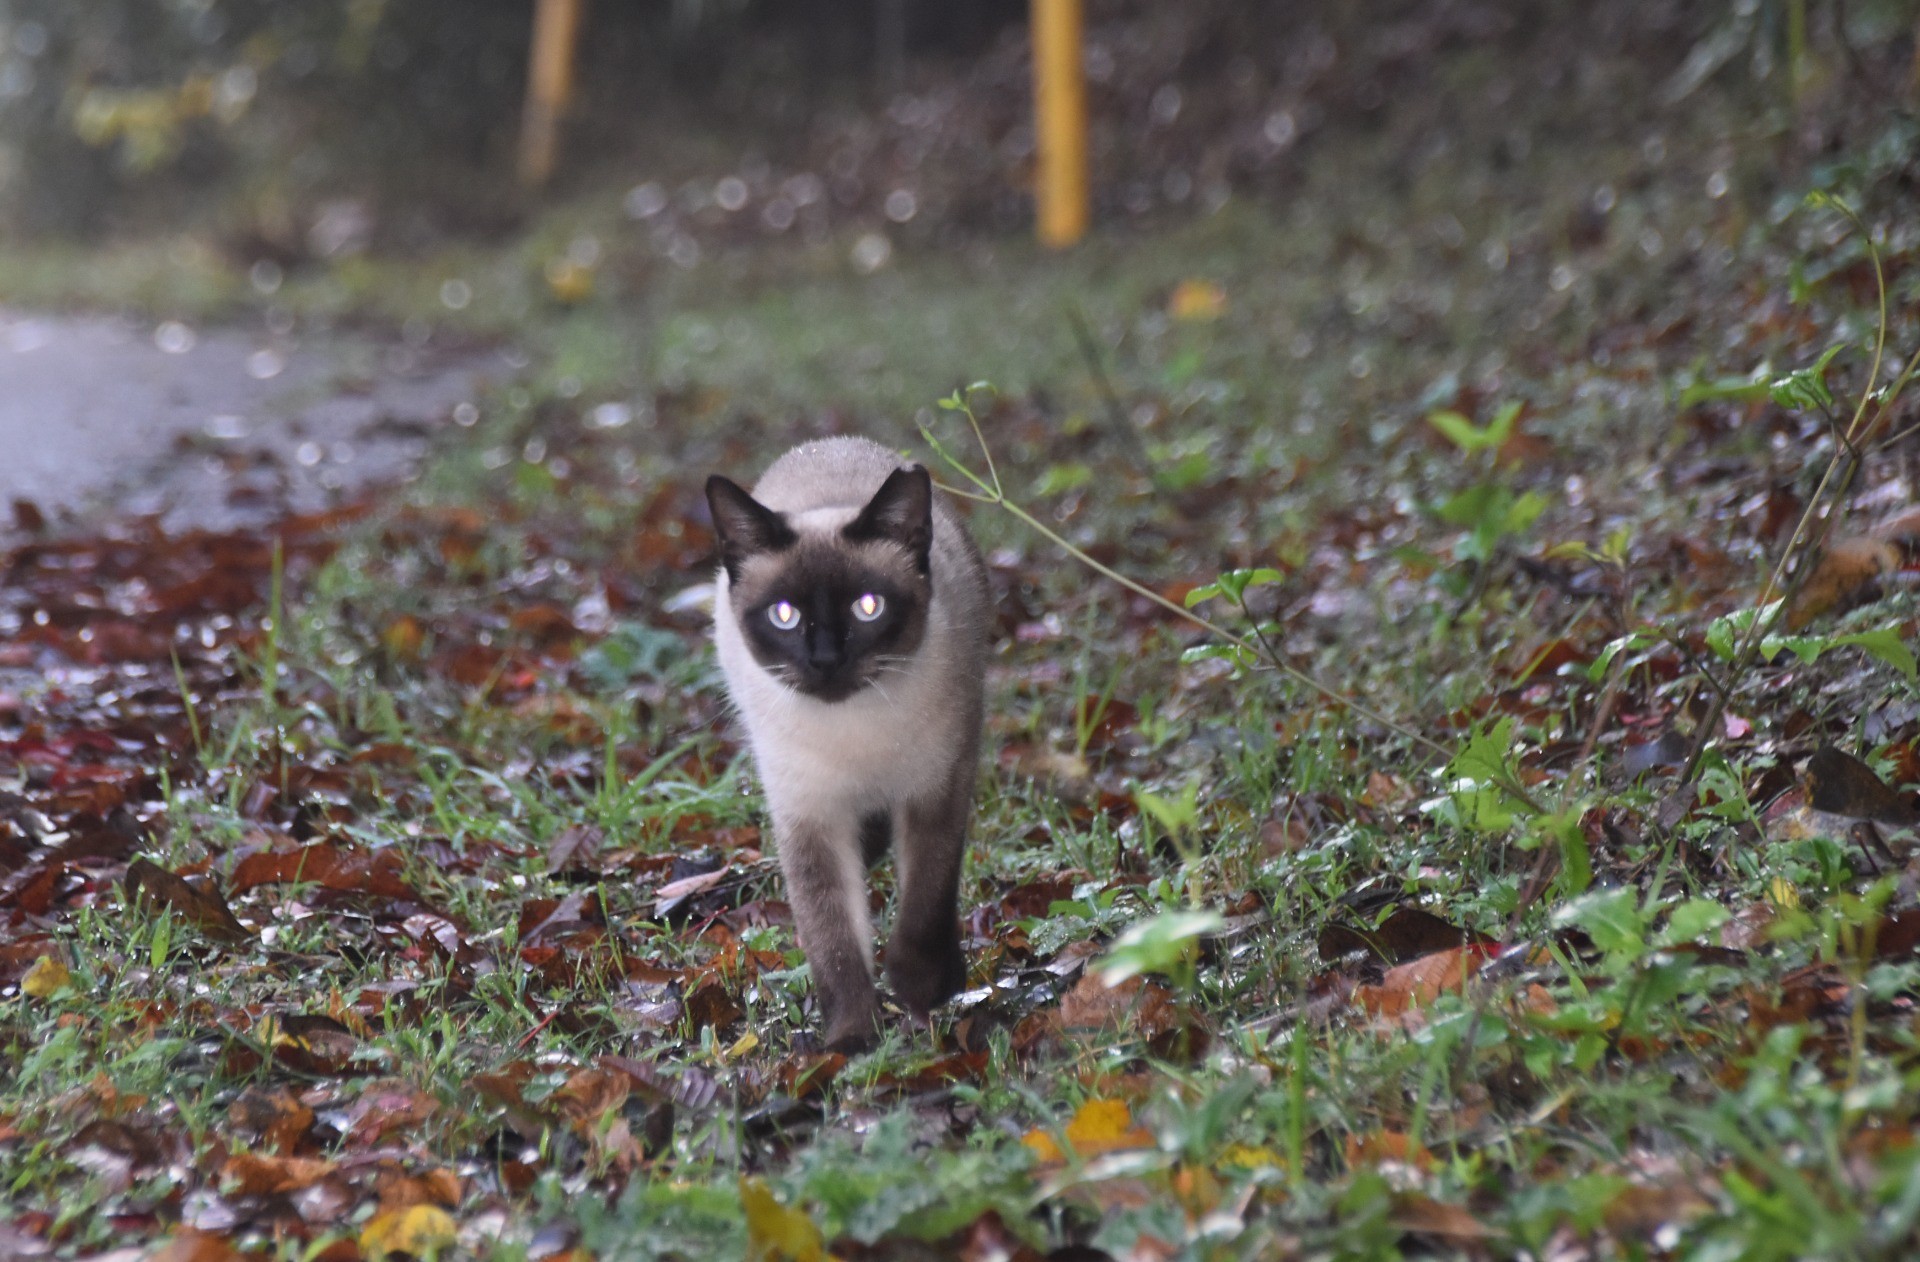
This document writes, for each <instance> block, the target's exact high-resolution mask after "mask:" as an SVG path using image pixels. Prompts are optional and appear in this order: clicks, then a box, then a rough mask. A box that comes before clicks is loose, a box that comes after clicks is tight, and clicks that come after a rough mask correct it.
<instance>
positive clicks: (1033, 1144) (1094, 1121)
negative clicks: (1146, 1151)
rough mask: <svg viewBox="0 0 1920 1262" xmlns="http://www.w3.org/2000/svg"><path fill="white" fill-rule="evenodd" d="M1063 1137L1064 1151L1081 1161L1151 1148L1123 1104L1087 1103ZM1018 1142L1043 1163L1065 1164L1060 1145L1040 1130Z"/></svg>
mask: <svg viewBox="0 0 1920 1262" xmlns="http://www.w3.org/2000/svg"><path fill="white" fill-rule="evenodd" d="M1065 1135H1066V1140H1067V1145H1068V1147H1069V1148H1071V1149H1072V1151H1073V1152H1074V1153H1075V1154H1076V1155H1077V1156H1079V1157H1081V1158H1083V1159H1084V1158H1087V1157H1097V1156H1099V1155H1100V1154H1101V1153H1105V1152H1114V1151H1116V1150H1119V1149H1123V1148H1151V1147H1153V1136H1151V1135H1149V1134H1147V1132H1145V1131H1143V1130H1141V1129H1140V1128H1139V1127H1137V1126H1135V1125H1134V1124H1133V1112H1132V1110H1131V1109H1129V1108H1128V1107H1127V1102H1126V1101H1125V1100H1103V1099H1097V1098H1096V1099H1092V1100H1088V1101H1087V1102H1086V1103H1085V1104H1082V1105H1081V1106H1080V1108H1079V1109H1078V1110H1077V1111H1076V1112H1075V1113H1074V1115H1073V1119H1072V1120H1071V1121H1069V1122H1068V1123H1067V1125H1066V1131H1065ZM1020 1142H1021V1143H1023V1144H1025V1145H1026V1146H1027V1147H1029V1148H1031V1149H1032V1150H1033V1151H1034V1154H1035V1155H1036V1156H1038V1157H1039V1158H1040V1160H1041V1161H1043V1162H1061V1161H1065V1160H1066V1154H1065V1153H1063V1152H1062V1151H1061V1149H1060V1145H1059V1144H1058V1143H1057V1142H1055V1140H1054V1138H1053V1136H1052V1135H1050V1134H1048V1133H1047V1132H1046V1131H1044V1130H1040V1129H1038V1128H1035V1129H1034V1130H1030V1131H1028V1132H1027V1133H1026V1135H1025V1136H1024V1137H1023V1138H1022V1139H1021V1141H1020Z"/></svg>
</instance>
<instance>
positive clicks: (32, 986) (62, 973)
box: [20, 955, 73, 999]
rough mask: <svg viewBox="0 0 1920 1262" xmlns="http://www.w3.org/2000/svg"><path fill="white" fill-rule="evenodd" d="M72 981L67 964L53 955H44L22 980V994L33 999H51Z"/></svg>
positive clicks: (35, 962) (34, 963)
mask: <svg viewBox="0 0 1920 1262" xmlns="http://www.w3.org/2000/svg"><path fill="white" fill-rule="evenodd" d="M72 981H73V974H72V973H71V972H70V971H68V969H67V966H66V965H65V964H62V963H61V962H60V961H59V960H58V959H56V958H54V957H53V956H51V955H43V956H41V957H40V958H39V959H37V960H35V961H34V962H33V967H32V968H30V969H28V970H27V975H26V976H25V977H23V978H21V979H20V992H21V993H22V994H24V995H26V996H28V997H29V998H32V999H51V998H53V997H54V996H55V995H57V994H59V993H60V991H61V990H63V989H64V988H65V987H66V986H67V985H68V984H69V983H71V982H72Z"/></svg>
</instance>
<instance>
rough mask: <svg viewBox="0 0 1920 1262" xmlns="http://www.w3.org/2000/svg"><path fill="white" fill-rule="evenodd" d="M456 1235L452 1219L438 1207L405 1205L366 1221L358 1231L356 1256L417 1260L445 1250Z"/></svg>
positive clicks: (456, 1231)
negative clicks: (393, 1255) (402, 1256)
mask: <svg viewBox="0 0 1920 1262" xmlns="http://www.w3.org/2000/svg"><path fill="white" fill-rule="evenodd" d="M457 1234H458V1230H457V1228H456V1227H455V1226H454V1221H453V1215H451V1214H449V1213H447V1211H446V1210H444V1209H441V1208H440V1207H439V1206H438V1205H409V1206H407V1207H406V1208H404V1209H393V1210H387V1211H386V1212H384V1213H379V1214H375V1215H374V1216H373V1217H372V1218H370V1219H368V1220H367V1225H366V1226H365V1227H362V1228H361V1229H360V1252H362V1253H364V1254H366V1255H367V1257H369V1258H383V1257H385V1256H387V1255H388V1254H389V1253H411V1254H413V1255H414V1256H416V1257H418V1256H420V1255H422V1254H426V1253H429V1252H431V1251H433V1250H435V1249H444V1248H446V1247H447V1246H448V1245H450V1244H452V1243H453V1242H454V1237H455V1236H456V1235H457Z"/></svg>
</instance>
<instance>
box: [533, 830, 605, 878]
mask: <svg viewBox="0 0 1920 1262" xmlns="http://www.w3.org/2000/svg"><path fill="white" fill-rule="evenodd" d="M606 839H607V833H606V830H605V829H603V828H597V827H595V826H594V825H592V824H574V825H572V826H571V827H568V828H563V829H561V830H560V831H559V832H558V833H555V834H554V838H553V840H552V841H551V842H549V843H547V873H548V875H550V876H562V875H574V876H592V875H595V874H597V873H598V871H599V869H598V868H596V867H594V866H593V861H594V860H595V859H596V858H598V857H599V854H600V846H601V844H602V843H603V842H605V841H606Z"/></svg>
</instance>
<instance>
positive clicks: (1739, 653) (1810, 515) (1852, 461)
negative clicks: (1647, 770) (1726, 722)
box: [1680, 198, 1920, 784]
mask: <svg viewBox="0 0 1920 1262" xmlns="http://www.w3.org/2000/svg"><path fill="white" fill-rule="evenodd" d="M1823 204H1825V205H1830V206H1833V207H1834V208H1836V209H1837V210H1839V211H1840V213H1841V214H1843V215H1845V216H1846V217H1847V221H1848V222H1849V223H1851V224H1852V225H1853V226H1854V228H1855V229H1856V230H1857V231H1858V232H1859V233H1860V236H1861V239H1862V240H1864V241H1865V242H1866V244H1867V255H1868V257H1870V258H1871V259H1872V260H1873V283H1874V286H1875V287H1876V289H1877V290H1878V291H1879V295H1880V303H1879V307H1880V327H1879V330H1878V332H1877V333H1876V335H1875V337H1874V343H1873V362H1872V364H1871V365H1870V366H1869V367H1868V370H1867V380H1866V384H1865V386H1863V387H1862V389H1861V391H1860V402H1859V403H1858V404H1857V405H1856V406H1855V407H1854V409H1853V418H1852V420H1851V421H1849V422H1848V424H1847V429H1846V433H1844V434H1842V435H1841V436H1840V441H1839V443H1838V444H1837V445H1836V447H1835V449H1834V453H1833V458H1832V459H1831V460H1829V461H1828V462H1827V467H1826V471H1825V472H1823V473H1822V474H1821V475H1820V483H1819V485H1818V486H1816V487H1815V488H1814V490H1813V494H1812V495H1811V496H1810V497H1808V499H1807V506H1806V508H1805V509H1803V510H1802V511H1801V513H1800V520H1799V521H1798V522H1796V523H1794V527H1793V533H1792V534H1791V535H1790V536H1788V538H1787V543H1786V546H1785V547H1784V548H1782V549H1781V550H1780V558H1779V560H1778V561H1776V562H1775V563H1774V566H1773V570H1772V572H1771V573H1769V574H1768V575H1767V581H1766V585H1765V586H1764V587H1762V588H1761V589H1760V599H1759V600H1758V601H1756V602H1755V609H1756V610H1757V612H1756V614H1755V616H1754V618H1753V621H1752V622H1750V623H1748V624H1747V628H1746V630H1745V631H1744V632H1743V633H1742V635H1741V637H1740V640H1739V643H1738V645H1737V646H1736V648H1735V651H1734V655H1733V659H1732V661H1731V662H1730V663H1729V664H1728V674H1729V677H1730V678H1731V677H1735V676H1738V675H1739V674H1740V672H1742V671H1744V670H1745V669H1746V668H1747V667H1748V666H1750V665H1752V662H1753V656H1754V654H1755V653H1756V652H1757V651H1758V650H1759V647H1760V643H1761V640H1762V639H1763V638H1764V637H1765V635H1766V634H1767V633H1768V632H1769V631H1771V630H1772V629H1773V627H1774V624H1775V623H1776V622H1778V621H1779V620H1780V619H1781V618H1784V617H1785V616H1786V613H1787V609H1788V606H1789V604H1790V603H1791V602H1790V601H1789V600H1786V599H1782V600H1779V601H1777V602H1776V601H1775V600H1774V597H1775V595H1776V594H1777V593H1780V592H1782V591H1783V590H1785V587H1786V584H1785V578H1786V573H1787V570H1788V568H1789V567H1790V566H1791V565H1792V564H1793V562H1794V561H1795V560H1797V559H1798V558H1799V557H1800V556H1801V555H1802V554H1803V553H1804V552H1805V551H1806V549H1805V548H1803V547H1802V546H1801V545H1802V543H1803V541H1804V540H1805V539H1806V538H1807V535H1808V531H1809V529H1810V528H1811V527H1812V525H1813V522H1814V519H1815V517H1816V516H1817V515H1818V514H1819V511H1820V508H1821V505H1822V504H1823V503H1824V502H1825V501H1826V499H1827V492H1828V489H1829V488H1830V487H1831V488H1834V489H1835V491H1836V493H1838V492H1839V490H1841V489H1843V488H1844V487H1845V486H1847V485H1848V484H1850V483H1851V482H1852V480H1853V474H1854V471H1855V470H1856V469H1857V468H1858V467H1859V463H1860V462H1859V443H1860V439H1861V437H1862V436H1863V434H1865V433H1866V432H1869V431H1870V430H1871V429H1872V426H1863V422H1864V421H1865V420H1866V417H1867V409H1868V407H1869V405H1871V404H1872V403H1873V402H1874V393H1873V386H1874V383H1875V382H1876V381H1878V380H1879V379H1880V365H1881V363H1882V361H1883V360H1884V358H1885V354H1886V349H1887V328H1888V316H1887V277H1886V271H1885V269H1884V268H1883V267H1882V265H1881V262H1880V248H1879V247H1878V246H1877V245H1875V244H1874V240H1873V233H1872V232H1871V231H1870V230H1869V229H1868V228H1867V225H1866V224H1865V223H1863V222H1862V221H1861V219H1860V216H1859V215H1857V214H1855V213H1854V210H1853V208H1852V207H1851V206H1849V205H1847V204H1846V203H1845V202H1843V201H1841V200H1839V199H1838V198H1826V199H1824V201H1823ZM1916 363H1920V353H1916V355H1915V359H1914V360H1913V361H1910V362H1909V364H1908V366H1907V368H1906V370H1905V371H1903V372H1902V373H1901V374H1900V376H1899V377H1898V378H1896V379H1895V381H1894V383H1893V385H1892V387H1890V388H1889V389H1888V391H1887V392H1886V393H1885V394H1884V395H1882V396H1881V398H1880V400H1879V406H1878V407H1877V408H1875V410H1874V413H1873V416H1874V425H1878V424H1879V421H1880V418H1881V417H1883V416H1885V415H1886V413H1887V410H1888V409H1889V408H1891V407H1892V406H1893V403H1894V401H1895V400H1896V399H1897V398H1898V397H1899V392H1900V390H1901V389H1902V388H1904V387H1905V385H1906V383H1907V381H1908V380H1909V379H1910V378H1911V376H1912V374H1913V370H1914V366H1915V364H1916ZM1843 470H1844V472H1843ZM1838 515H1839V514H1838V510H1836V511H1835V512H1834V513H1832V514H1829V515H1828V516H1827V518H1826V520H1825V522H1824V523H1823V524H1822V530H1821V537H1822V538H1823V539H1824V538H1825V537H1826V533H1827V532H1828V531H1831V530H1832V528H1833V524H1834V520H1835V518H1836V517H1837V516H1838ZM1805 577H1806V576H1805V573H1804V571H1803V572H1802V574H1801V575H1800V576H1799V578H1798V579H1797V580H1796V582H1795V583H1794V584H1793V587H1794V589H1795V590H1796V591H1797V590H1798V588H1799V586H1800V584H1801V583H1804V582H1805ZM1726 705H1727V698H1726V694H1725V693H1722V692H1718V691H1716V692H1715V693H1714V695H1713V699H1712V700H1711V701H1710V702H1709V703H1708V706H1707V713H1706V716H1705V717H1704V718H1703V719H1702V720H1701V723H1700V726H1699V728H1698V729H1697V730H1696V731H1695V732H1694V738H1693V748H1692V750H1691V752H1689V753H1688V755H1687V762H1686V766H1685V767H1684V768H1682V770H1681V772H1680V782H1681V783H1682V784H1686V783H1689V782H1691V781H1692V780H1693V778H1694V777H1695V776H1696V775H1698V774H1699V771H1700V764H1701V761H1702V759H1704V758H1705V757H1706V753H1707V746H1709V745H1710V744H1712V743H1713V733H1714V731H1715V730H1716V729H1717V728H1718V727H1719V726H1720V719H1721V716H1722V715H1723V714H1724V713H1725V712H1726Z"/></svg>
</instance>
